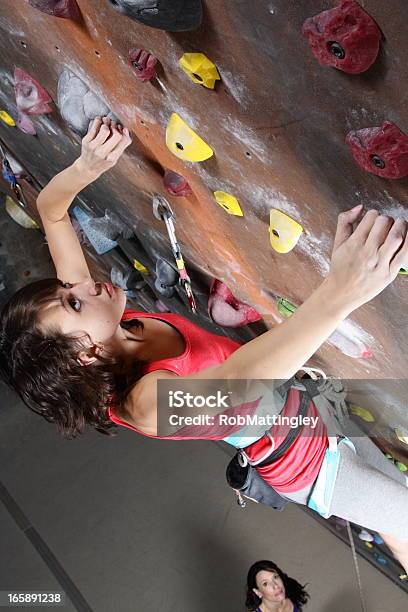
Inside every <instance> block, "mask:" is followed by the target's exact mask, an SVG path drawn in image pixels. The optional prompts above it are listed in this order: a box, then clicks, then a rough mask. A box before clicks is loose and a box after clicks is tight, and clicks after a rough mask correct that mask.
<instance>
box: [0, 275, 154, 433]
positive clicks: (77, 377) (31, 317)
mask: <svg viewBox="0 0 408 612" xmlns="http://www.w3.org/2000/svg"><path fill="white" fill-rule="evenodd" d="M61 285H62V283H61V281H60V280H58V279H57V278H47V279H43V280H39V281H36V282H34V283H30V284H29V285H26V286H25V287H23V288H21V289H20V290H19V291H17V292H16V293H15V294H14V295H13V297H12V298H11V299H10V300H9V301H8V302H7V304H6V305H5V306H4V307H3V309H2V311H1V314H0V376H1V377H2V378H3V380H4V381H5V382H6V383H7V384H8V385H9V386H10V387H12V388H13V389H14V391H16V393H17V394H18V395H19V396H20V398H21V399H22V401H23V402H24V404H25V405H26V406H27V407H28V408H30V410H33V411H34V412H36V413H37V414H40V415H41V416H43V417H44V418H45V419H46V420H47V421H49V422H51V423H55V424H56V426H57V429H58V430H59V432H60V433H62V435H63V436H64V437H66V438H75V437H76V436H78V435H79V434H81V433H83V431H84V429H85V426H86V425H87V424H88V425H91V426H93V427H94V428H95V429H96V430H97V431H99V432H101V433H104V434H108V435H112V434H114V433H115V431H114V430H115V429H116V428H117V426H116V425H115V424H114V423H113V422H112V421H111V420H110V419H109V416H108V405H109V402H110V400H111V398H112V397H113V395H114V397H115V408H116V409H118V408H119V409H120V407H121V406H122V405H123V402H124V400H125V398H126V396H127V394H128V393H129V390H130V388H131V386H132V385H133V384H134V383H135V382H136V381H137V380H138V379H139V378H140V377H141V368H142V365H143V362H141V361H137V360H135V362H134V364H133V370H132V372H130V373H129V372H127V373H126V374H124V373H123V368H122V364H120V363H119V362H118V361H117V360H115V359H114V358H111V357H105V358H100V357H98V359H99V361H100V362H102V363H101V365H88V366H81V365H80V364H79V363H78V362H77V355H78V352H79V351H80V350H81V349H83V348H84V347H85V342H84V340H88V341H90V342H91V340H90V338H89V336H88V334H84V336H83V337H82V338H79V339H78V338H72V337H70V336H68V335H65V334H63V333H62V332H60V331H57V330H50V331H48V332H47V333H44V331H42V330H41V329H40V326H39V324H38V314H39V312H40V310H41V309H42V308H43V307H44V305H45V304H46V303H47V302H49V301H51V300H52V299H55V297H56V294H57V291H58V289H59V288H60V287H61ZM122 325H123V326H126V327H127V328H129V327H131V326H139V327H143V323H141V322H140V321H138V320H136V319H135V320H133V321H128V322H126V324H125V323H122Z"/></svg>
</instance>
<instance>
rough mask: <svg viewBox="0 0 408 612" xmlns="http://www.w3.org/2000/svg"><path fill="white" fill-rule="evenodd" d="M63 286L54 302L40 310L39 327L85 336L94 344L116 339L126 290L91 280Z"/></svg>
mask: <svg viewBox="0 0 408 612" xmlns="http://www.w3.org/2000/svg"><path fill="white" fill-rule="evenodd" d="M63 282H64V281H62V283H61V288H59V289H58V291H57V296H56V297H55V299H53V300H52V301H50V302H49V303H47V304H46V305H45V306H44V307H43V308H42V309H41V312H40V315H39V324H40V327H41V328H42V329H44V330H47V329H50V328H55V327H56V328H57V329H58V330H59V331H61V332H62V333H64V334H67V335H70V336H75V337H79V336H81V335H83V332H86V333H87V334H89V336H90V338H91V340H92V342H93V343H94V344H96V343H101V344H105V343H107V342H108V341H109V340H110V339H112V338H113V336H114V335H115V332H116V330H117V329H118V326H119V323H120V320H121V318H122V315H123V312H124V309H125V306H126V294H125V292H124V291H123V289H120V288H119V287H114V286H113V285H112V284H111V283H95V281H94V280H92V279H89V280H86V281H83V282H80V283H73V284H69V283H65V285H64V286H62V284H63Z"/></svg>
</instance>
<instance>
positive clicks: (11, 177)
mask: <svg viewBox="0 0 408 612" xmlns="http://www.w3.org/2000/svg"><path fill="white" fill-rule="evenodd" d="M0 156H1V166H2V175H3V178H4V180H5V181H7V182H8V183H9V185H10V189H11V191H12V192H13V194H14V195H15V197H16V199H17V202H18V203H19V204H20V205H21V206H23V207H24V208H27V200H26V199H25V196H24V192H23V189H22V187H21V185H20V183H19V182H18V180H17V177H16V175H15V174H14V172H13V170H12V168H11V165H10V162H9V160H8V159H7V155H6V152H5V150H4V148H3V146H2V145H1V144H0Z"/></svg>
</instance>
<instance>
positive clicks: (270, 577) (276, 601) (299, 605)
mask: <svg viewBox="0 0 408 612" xmlns="http://www.w3.org/2000/svg"><path fill="white" fill-rule="evenodd" d="M308 599H309V595H308V593H307V592H306V591H305V587H304V586H302V585H301V584H300V583H299V582H298V581H297V580H295V579H294V578H291V577H290V576H288V575H287V574H285V573H284V572H283V571H282V570H281V569H280V568H279V567H278V566H277V565H276V564H275V563H273V562H272V561H267V560H264V561H257V562H256V563H254V564H253V565H252V566H251V567H250V568H249V571H248V576H247V584H246V601H245V606H246V608H247V609H248V610H251V612H302V610H303V606H304V605H305V604H306V603H307V600H308Z"/></svg>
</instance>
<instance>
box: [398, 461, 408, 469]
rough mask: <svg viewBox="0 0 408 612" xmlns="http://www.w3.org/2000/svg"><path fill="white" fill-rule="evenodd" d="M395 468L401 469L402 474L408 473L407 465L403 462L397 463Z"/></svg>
mask: <svg viewBox="0 0 408 612" xmlns="http://www.w3.org/2000/svg"><path fill="white" fill-rule="evenodd" d="M395 466H396V467H397V468H398V469H399V471H400V472H408V467H407V466H406V465H405V463H402V462H401V461H396V462H395Z"/></svg>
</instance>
